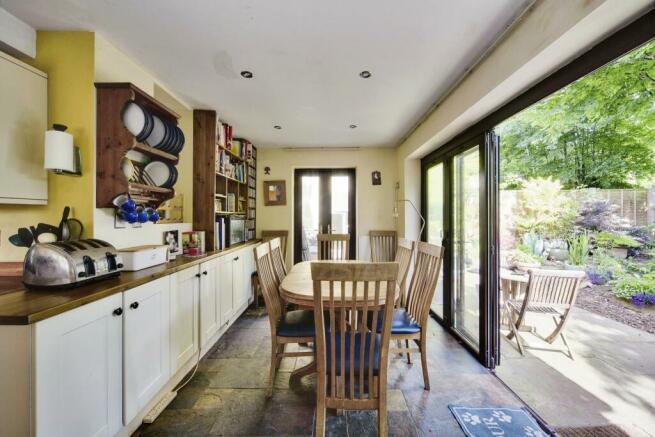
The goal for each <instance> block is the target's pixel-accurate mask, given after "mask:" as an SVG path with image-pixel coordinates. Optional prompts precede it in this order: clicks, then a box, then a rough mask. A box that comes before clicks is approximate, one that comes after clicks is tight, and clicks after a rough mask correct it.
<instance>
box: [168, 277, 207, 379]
mask: <svg viewBox="0 0 655 437" xmlns="http://www.w3.org/2000/svg"><path fill="white" fill-rule="evenodd" d="M199 272H200V269H199V268H198V266H196V267H192V268H190V269H186V270H182V271H180V272H177V273H175V274H174V275H171V375H174V374H175V373H176V372H177V371H178V370H179V369H180V368H181V367H182V366H183V365H184V364H186V363H187V362H188V361H189V360H190V359H191V358H193V357H195V356H196V354H197V352H198V298H199V291H200V279H199V278H198V276H197V275H198V273H199Z"/></svg>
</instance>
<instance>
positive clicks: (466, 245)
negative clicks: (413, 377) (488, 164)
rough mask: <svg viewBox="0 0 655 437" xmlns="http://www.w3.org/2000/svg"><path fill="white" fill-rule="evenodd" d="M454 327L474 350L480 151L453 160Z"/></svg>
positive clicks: (477, 333) (477, 324)
mask: <svg viewBox="0 0 655 437" xmlns="http://www.w3.org/2000/svg"><path fill="white" fill-rule="evenodd" d="M452 184H453V264H452V268H453V271H452V278H453V283H452V287H453V293H452V295H453V305H454V307H453V310H454V311H453V315H454V327H455V329H456V330H458V331H459V332H460V333H462V334H463V335H464V336H465V337H466V338H467V339H468V340H470V341H471V342H472V343H473V345H474V347H479V341H480V284H481V277H480V272H481V264H480V214H481V209H480V150H479V147H478V146H475V147H473V148H471V149H468V150H466V151H465V152H463V153H460V154H458V155H456V156H455V157H454V158H453V180H452Z"/></svg>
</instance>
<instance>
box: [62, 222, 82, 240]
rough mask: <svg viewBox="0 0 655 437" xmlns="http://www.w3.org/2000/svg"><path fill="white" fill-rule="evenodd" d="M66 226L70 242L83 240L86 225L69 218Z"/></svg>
mask: <svg viewBox="0 0 655 437" xmlns="http://www.w3.org/2000/svg"><path fill="white" fill-rule="evenodd" d="M66 226H67V227H68V240H79V239H80V238H82V232H84V225H83V224H82V222H81V221H79V220H78V219H76V218H69V219H68V220H66Z"/></svg>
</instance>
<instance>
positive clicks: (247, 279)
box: [237, 246, 257, 308]
mask: <svg viewBox="0 0 655 437" xmlns="http://www.w3.org/2000/svg"><path fill="white" fill-rule="evenodd" d="M255 247H256V246H249V247H247V248H245V249H243V250H242V251H241V258H242V259H243V275H242V278H243V282H242V283H241V285H240V288H239V291H240V293H241V295H240V298H239V305H238V306H237V308H243V306H244V305H247V304H248V303H249V302H250V299H251V298H252V287H251V285H250V284H251V280H252V274H253V272H255V271H257V265H256V264H255V254H254V251H253V248H255Z"/></svg>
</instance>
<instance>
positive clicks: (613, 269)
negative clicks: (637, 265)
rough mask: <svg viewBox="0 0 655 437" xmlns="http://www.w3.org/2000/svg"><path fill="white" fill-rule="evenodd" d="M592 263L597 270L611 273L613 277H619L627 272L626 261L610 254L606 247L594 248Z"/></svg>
mask: <svg viewBox="0 0 655 437" xmlns="http://www.w3.org/2000/svg"><path fill="white" fill-rule="evenodd" d="M591 263H592V265H593V267H594V270H595V271H597V272H605V273H609V275H610V277H611V278H618V277H619V276H621V275H624V274H625V272H626V269H625V265H624V263H622V262H621V261H620V260H618V259H616V258H615V257H613V256H612V255H610V254H609V253H608V252H607V250H605V249H596V250H594V254H593V256H592V257H591Z"/></svg>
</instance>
